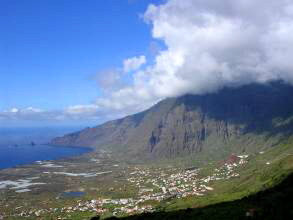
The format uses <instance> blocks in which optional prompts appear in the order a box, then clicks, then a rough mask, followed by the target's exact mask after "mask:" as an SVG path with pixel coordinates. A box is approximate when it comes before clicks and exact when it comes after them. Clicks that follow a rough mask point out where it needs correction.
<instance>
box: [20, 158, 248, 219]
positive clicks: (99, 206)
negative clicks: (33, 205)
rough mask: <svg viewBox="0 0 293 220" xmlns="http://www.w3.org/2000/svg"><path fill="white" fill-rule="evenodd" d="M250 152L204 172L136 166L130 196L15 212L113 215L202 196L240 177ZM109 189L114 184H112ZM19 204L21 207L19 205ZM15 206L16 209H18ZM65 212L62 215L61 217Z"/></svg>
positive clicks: (150, 209)
mask: <svg viewBox="0 0 293 220" xmlns="http://www.w3.org/2000/svg"><path fill="white" fill-rule="evenodd" d="M247 158H248V155H242V156H235V155H232V156H230V157H229V158H228V159H227V160H226V161H224V162H223V163H222V164H221V165H219V166H218V167H217V168H215V169H214V170H213V172H212V174H211V175H208V176H201V175H200V172H201V169H198V168H196V167H190V168H185V169H182V168H146V167H139V166H134V167H131V169H130V170H132V172H130V173H128V174H125V175H126V177H125V178H126V180H127V182H128V183H129V186H131V187H133V188H134V189H135V190H136V196H133V197H130V198H115V199H114V198H106V197H105V198H104V197H103V198H93V199H91V200H86V201H84V200H82V199H79V200H77V201H76V204H75V205H72V206H65V207H62V208H49V209H33V210H29V211H22V212H20V213H17V214H15V216H22V217H29V216H37V217H38V216H43V215H45V214H50V213H60V217H59V218H58V219H68V218H67V217H64V216H68V214H70V213H74V212H92V213H93V214H96V215H104V214H105V213H110V214H111V215H113V216H123V215H130V214H138V213H143V212H153V211H155V210H156V206H157V205H158V204H159V203H160V202H162V201H164V200H167V199H173V198H184V197H188V196H200V197H203V196H205V195H206V194H207V193H212V191H213V190H214V188H213V187H211V186H210V185H211V183H213V182H214V181H219V180H226V179H230V178H237V177H239V174H238V173H237V172H236V171H235V169H236V168H237V167H239V166H241V165H243V164H245V163H247ZM109 190H111V187H110V186H109ZM17 208H18V207H17ZM17 208H16V210H17ZM61 216H63V217H61Z"/></svg>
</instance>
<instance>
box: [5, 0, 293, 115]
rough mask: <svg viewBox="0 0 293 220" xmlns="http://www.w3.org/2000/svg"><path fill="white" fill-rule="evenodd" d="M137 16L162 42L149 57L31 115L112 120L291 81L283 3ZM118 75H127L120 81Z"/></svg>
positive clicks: (291, 18) (183, 8) (178, 1)
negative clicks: (173, 100)
mask: <svg viewBox="0 0 293 220" xmlns="http://www.w3.org/2000/svg"><path fill="white" fill-rule="evenodd" d="M144 18H145V20H146V22H148V23H149V24H150V26H151V28H152V30H151V31H152V36H153V38H154V40H155V41H161V42H162V43H163V44H165V47H162V48H164V49H160V51H156V56H155V58H154V60H153V61H151V62H148V64H146V58H145V56H143V55H142V56H138V57H133V58H129V59H126V60H125V61H124V62H123V68H121V69H119V68H116V69H114V70H111V71H108V72H105V73H104V74H100V75H101V76H102V77H100V78H98V79H97V81H98V84H99V86H100V87H101V89H102V90H103V96H102V97H101V98H99V99H97V101H96V102H95V103H94V104H93V105H85V106H81V105H79V106H71V107H68V108H67V109H65V110H63V111H59V112H58V114H57V113H56V112H50V113H48V112H47V113H44V112H36V113H35V114H37V115H39V116H42V117H44V115H46V116H48V115H49V116H50V117H53V116H54V117H56V118H57V117H58V118H61V119H62V118H63V119H64V118H74V119H78V118H82V117H87V118H91V117H93V118H94V117H97V116H99V117H105V118H111V117H112V118H115V117H120V116H123V115H125V114H130V113H134V112H137V111H140V110H143V109H145V108H147V107H149V106H150V105H152V104H154V103H155V102H157V101H158V100H161V99H163V98H166V97H174V96H180V95H183V94H187V93H192V94H202V93H207V92H214V91H217V90H218V89H220V88H222V87H224V86H239V85H243V84H247V83H251V82H261V83H265V82H268V81H270V80H274V79H283V80H285V81H287V82H289V83H293V62H292V57H293V38H292V36H293V2H292V1H291V0H270V1H268V0H257V1H256V0H167V1H164V3H162V4H160V5H150V6H149V7H148V9H147V11H146V12H145V15H144ZM123 72H124V73H125V72H132V74H128V75H127V77H132V79H131V80H128V81H127V83H125V82H124V81H123V80H124V78H123V77H125V76H126V75H125V74H124V73H123ZM14 111H15V112H12V113H18V114H19V113H20V112H22V111H21V110H14ZM12 113H9V114H10V115H16V114H12ZM5 114H8V113H7V112H6V113H5ZM22 115H23V114H22ZM49 116H48V117H49ZM3 117H4V116H3V112H2V113H0V118H3ZM26 117H28V116H26Z"/></svg>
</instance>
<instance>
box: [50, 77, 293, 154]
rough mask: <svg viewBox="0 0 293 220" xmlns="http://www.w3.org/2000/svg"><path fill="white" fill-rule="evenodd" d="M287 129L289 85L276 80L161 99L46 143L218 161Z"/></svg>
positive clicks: (291, 118) (292, 111) (291, 125)
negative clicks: (209, 158)
mask: <svg viewBox="0 0 293 220" xmlns="http://www.w3.org/2000/svg"><path fill="white" fill-rule="evenodd" d="M292 131H293V87H292V86H290V85H287V84H285V83H282V82H273V83H270V84H266V85H260V84H252V85H246V86H242V87H238V88H224V89H222V90H220V91H218V92H217V93H213V94H206V95H185V96H182V97H178V98H169V99H165V100H163V101H161V102H159V103H158V104H156V105H155V106H153V107H151V108H150V109H148V110H146V111H144V112H141V113H138V114H135V115H131V116H127V117H125V118H122V119H118V120H114V121H110V122H107V123H105V124H102V125H99V126H97V127H93V128H87V129H84V130H82V131H80V132H76V133H72V134H68V135H65V136H63V137H58V138H55V139H54V140H52V144H54V145H62V146H64V145H65V146H89V147H92V148H108V149H111V150H112V151H116V152H121V153H123V154H124V155H128V156H129V157H131V158H144V159H158V158H175V157H178V156H188V155H195V156H196V155H198V156H201V157H215V159H216V158H217V159H221V158H222V157H223V156H224V155H225V156H226V155H227V154H230V153H240V152H241V153H244V152H250V153H251V152H255V151H259V150H262V149H266V148H269V147H273V146H275V145H278V143H279V142H280V141H282V140H283V139H286V137H288V136H290V135H291V134H292Z"/></svg>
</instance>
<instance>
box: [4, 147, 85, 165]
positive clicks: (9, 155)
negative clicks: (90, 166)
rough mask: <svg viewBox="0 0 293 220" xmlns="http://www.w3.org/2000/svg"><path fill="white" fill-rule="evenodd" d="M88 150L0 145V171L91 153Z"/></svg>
mask: <svg viewBox="0 0 293 220" xmlns="http://www.w3.org/2000/svg"><path fill="white" fill-rule="evenodd" d="M90 151H91V150H90V149H88V148H77V147H56V146H50V145H0V169H5V168H10V167H15V166H18V165H24V164H30V163H33V162H35V161H38V160H56V159H61V158H65V157H71V156H78V155H80V154H83V153H87V152H90Z"/></svg>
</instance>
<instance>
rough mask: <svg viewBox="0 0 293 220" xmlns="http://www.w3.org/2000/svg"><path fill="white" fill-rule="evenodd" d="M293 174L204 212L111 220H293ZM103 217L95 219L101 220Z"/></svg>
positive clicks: (94, 218) (211, 206)
mask: <svg viewBox="0 0 293 220" xmlns="http://www.w3.org/2000/svg"><path fill="white" fill-rule="evenodd" d="M292 205H293V173H292V174H291V175H290V176H288V177H287V178H286V179H285V180H284V181H283V182H282V183H280V184H279V185H277V186H275V187H273V188H271V189H268V190H265V191H261V192H258V193H256V194H254V195H251V196H248V197H245V198H243V199H240V200H235V201H232V202H223V203H219V204H215V205H210V206H206V207H201V208H188V209H186V210H179V211H171V212H164V211H158V212H154V213H145V214H140V215H134V216H129V217H124V218H116V217H111V218H108V219H107V220H115V219H121V220H140V219H143V220H144V219H146V220H186V219H187V220H188V219H196V220H209V219H211V220H229V219H235V220H242V219H261V220H289V219H293V206H292ZM97 219H99V217H93V218H92V220H97Z"/></svg>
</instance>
